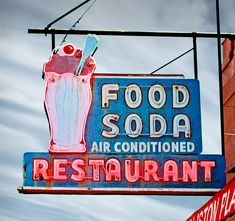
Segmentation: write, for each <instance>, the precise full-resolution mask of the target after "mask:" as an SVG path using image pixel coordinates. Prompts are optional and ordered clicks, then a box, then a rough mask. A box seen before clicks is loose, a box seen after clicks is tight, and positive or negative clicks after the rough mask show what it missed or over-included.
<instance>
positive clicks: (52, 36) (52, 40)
mask: <svg viewBox="0 0 235 221" xmlns="http://www.w3.org/2000/svg"><path fill="white" fill-rule="evenodd" d="M54 48H55V33H54V32H51V49H52V51H53V50H54Z"/></svg>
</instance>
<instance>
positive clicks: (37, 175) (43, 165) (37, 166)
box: [33, 159, 49, 180]
mask: <svg viewBox="0 0 235 221" xmlns="http://www.w3.org/2000/svg"><path fill="white" fill-rule="evenodd" d="M47 170H48V162H47V160H45V159H33V180H41V179H44V180H48V179H49V175H48V173H47Z"/></svg>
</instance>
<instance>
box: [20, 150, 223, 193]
mask: <svg viewBox="0 0 235 221" xmlns="http://www.w3.org/2000/svg"><path fill="white" fill-rule="evenodd" d="M24 165H25V170H26V171H25V177H24V189H25V190H27V189H28V190H31V191H33V190H38V191H39V190H40V191H41V193H42V192H43V191H44V190H45V189H47V190H48V191H50V190H51V191H52V192H53V191H55V190H57V191H59V190H60V191H61V193H62V192H63V190H70V191H71V192H73V190H74V191H75V192H76V193H79V191H80V190H81V193H83V192H84V191H85V190H86V191H89V190H90V192H92V191H93V190H94V193H97V192H99V191H100V192H102V193H113V192H114V193H118V192H119V193H122V192H129V193H130V194H132V193H138V192H139V193H143V192H145V193H148V192H149V193H154V192H155V193H156V192H160V190H161V189H162V190H164V192H165V193H167V192H168V191H169V193H171V192H175V193H177V191H179V192H181V191H182V190H184V191H185V194H187V193H192V192H194V191H195V192H200V191H201V192H205V189H207V192H213V191H218V188H221V187H223V186H224V184H225V175H224V168H225V162H224V158H223V157H222V156H219V155H198V156H196V155H192V156H183V155H182V156H179V155H172V156H163V155H159V156H156V155H155V156H153V155H108V154H105V155H104V154H89V155H84V154H80V155H77V154H73V155H71V154H70V155H65V154H61V155H59V154H55V155H51V154H49V153H25V155H24ZM58 188H61V189H58ZM64 188H65V189H64ZM40 191H39V192H40Z"/></svg>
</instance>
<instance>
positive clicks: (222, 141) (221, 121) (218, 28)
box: [216, 0, 225, 155]
mask: <svg viewBox="0 0 235 221" xmlns="http://www.w3.org/2000/svg"><path fill="white" fill-rule="evenodd" d="M216 23H217V47H218V72H219V93H220V126H221V152H222V155H225V150H224V111H223V82H222V62H221V36H220V11H219V0H216Z"/></svg>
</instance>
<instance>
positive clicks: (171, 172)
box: [163, 160, 179, 182]
mask: <svg viewBox="0 0 235 221" xmlns="http://www.w3.org/2000/svg"><path fill="white" fill-rule="evenodd" d="M163 173H164V178H163V179H164V181H170V177H172V180H173V182H177V181H179V176H178V165H177V163H176V162H175V161H174V160H168V161H166V162H165V163H164V166H163Z"/></svg>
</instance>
